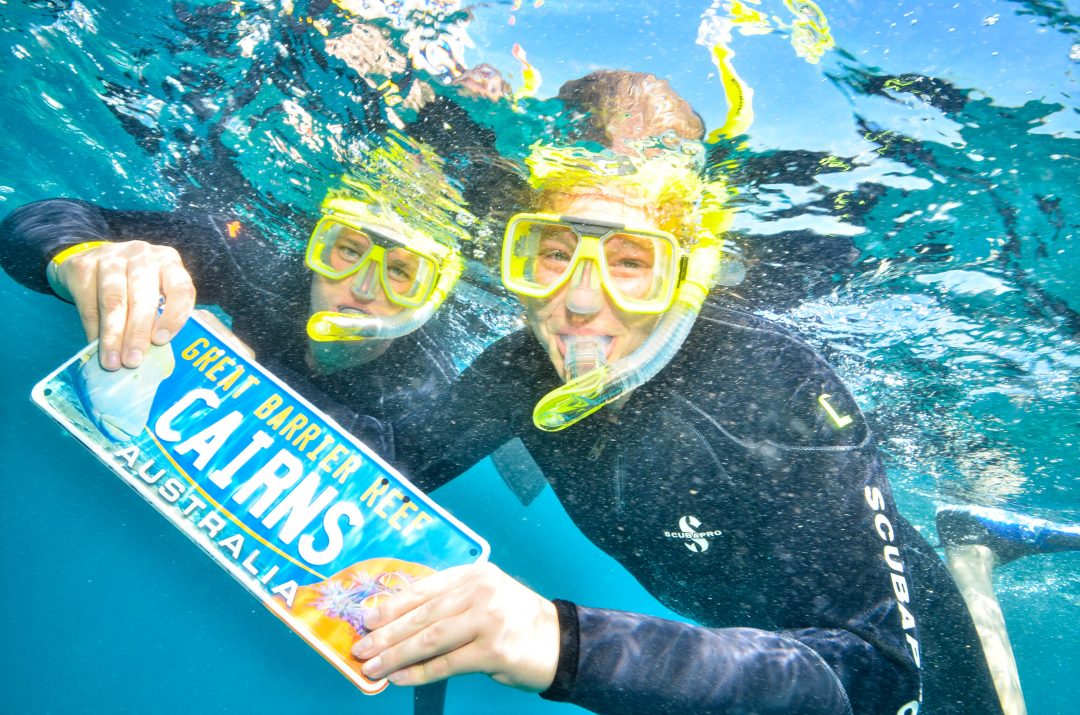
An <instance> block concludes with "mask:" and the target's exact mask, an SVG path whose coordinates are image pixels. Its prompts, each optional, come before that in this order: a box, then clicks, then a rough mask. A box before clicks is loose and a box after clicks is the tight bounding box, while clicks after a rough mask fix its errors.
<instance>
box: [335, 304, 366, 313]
mask: <svg viewBox="0 0 1080 715" xmlns="http://www.w3.org/2000/svg"><path fill="white" fill-rule="evenodd" d="M338 312H339V313H345V314H347V315H371V312H370V311H367V310H364V309H363V308H354V307H352V306H339V307H338Z"/></svg>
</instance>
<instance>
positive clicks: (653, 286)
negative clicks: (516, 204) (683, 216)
mask: <svg viewBox="0 0 1080 715" xmlns="http://www.w3.org/2000/svg"><path fill="white" fill-rule="evenodd" d="M685 255H686V252H685V250H684V249H683V248H682V247H681V246H680V245H679V242H678V241H677V240H676V239H675V237H674V236H673V235H671V234H670V233H667V232H666V231H658V230H653V229H638V228H629V227H626V226H624V225H622V224H615V223H607V222H603V221H595V220H590V219H579V218H574V217H572V216H555V215H551V214H532V213H521V214H517V215H516V216H514V217H513V218H511V219H510V222H509V223H508V224H507V226H506V234H505V237H504V239H503V251H502V279H503V283H504V284H505V285H506V287H507V288H508V289H509V290H510V291H512V292H514V293H517V294H518V295H523V296H527V297H530V298H548V297H550V296H552V295H554V294H555V293H556V292H557V291H558V290H559V289H561V288H562V287H563V286H564V285H566V284H567V282H571V284H576V283H578V282H580V281H582V280H583V279H584V278H583V277H584V275H585V270H586V263H585V261H586V260H589V261H591V262H592V264H593V266H594V268H593V271H595V270H596V269H597V268H598V269H599V278H600V283H601V284H602V285H603V286H604V289H605V290H606V292H607V294H608V295H609V296H610V297H611V300H612V302H613V303H614V304H615V305H616V306H618V307H619V308H620V309H622V310H625V311H627V312H631V313H650V314H655V313H663V312H664V311H666V310H667V309H668V308H670V307H671V304H672V301H673V300H674V299H675V289H676V288H677V286H678V284H679V280H680V278H681V274H682V273H683V271H684V266H683V261H684V258H685Z"/></svg>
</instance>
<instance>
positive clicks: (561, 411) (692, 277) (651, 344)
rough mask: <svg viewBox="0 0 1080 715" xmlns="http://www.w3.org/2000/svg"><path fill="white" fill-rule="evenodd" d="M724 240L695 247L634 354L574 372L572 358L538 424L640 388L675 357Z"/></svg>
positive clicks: (549, 424)
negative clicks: (671, 297)
mask: <svg viewBox="0 0 1080 715" xmlns="http://www.w3.org/2000/svg"><path fill="white" fill-rule="evenodd" d="M722 243H723V242H722V241H720V242H718V243H714V244H712V245H706V246H698V247H695V248H694V249H693V250H691V252H690V257H689V259H688V265H687V273H686V277H685V278H683V281H682V283H681V284H680V285H679V288H678V291H677V292H676V294H675V302H674V303H673V304H672V306H671V308H669V309H668V310H667V312H665V313H664V315H663V317H662V318H661V319H660V321H659V322H658V323H657V325H656V328H654V329H653V331H652V333H651V334H650V335H649V337H648V339H646V341H645V342H644V343H643V344H642V346H641V347H640V348H638V349H637V350H635V351H634V352H633V353H632V354H630V355H627V356H626V357H625V358H623V359H622V360H619V361H617V362H615V363H614V364H612V365H599V366H598V367H596V368H595V369H593V370H590V371H588V372H586V373H585V374H584V375H581V376H575V375H574V373H575V372H576V369H575V367H574V366H573V365H574V362H575V360H574V359H573V358H569V357H568V361H567V376H568V377H569V378H570V381H569V382H567V383H566V384H565V385H563V386H562V387H559V388H556V389H554V390H552V391H551V392H549V393H548V394H546V395H544V397H542V398H541V399H540V401H539V402H537V403H536V407H535V408H534V409H533V424H535V425H536V426H537V427H538V428H540V429H542V430H544V431H545V432H557V431H559V430H561V429H566V428H567V427H569V426H570V425H572V424H574V423H575V422H578V421H579V420H581V419H584V418H585V417H587V416H589V415H591V414H592V413H593V412H596V411H597V410H599V409H600V408H601V407H603V406H604V405H606V404H608V403H609V402H614V401H615V400H618V399H619V398H620V397H622V396H623V395H626V394H628V393H629V392H630V391H631V390H634V389H636V388H638V387H641V386H642V385H644V384H645V383H646V382H648V381H649V380H651V379H652V378H653V377H654V376H655V375H656V373H658V372H660V370H661V369H662V368H663V367H664V366H665V365H667V364H668V362H670V360H671V358H673V357H674V356H675V353H676V352H678V351H679V348H681V347H682V344H683V342H684V341H685V340H686V336H687V335H689V334H690V329H691V328H692V327H693V325H694V321H695V320H696V319H697V316H698V312H699V311H700V310H701V306H702V305H703V304H704V303H705V296H706V295H708V293H709V289H710V288H711V287H712V286H713V284H714V282H715V280H716V277H717V275H718V273H719V270H720V265H721V254H722V251H721V248H722V245H721V244H722Z"/></svg>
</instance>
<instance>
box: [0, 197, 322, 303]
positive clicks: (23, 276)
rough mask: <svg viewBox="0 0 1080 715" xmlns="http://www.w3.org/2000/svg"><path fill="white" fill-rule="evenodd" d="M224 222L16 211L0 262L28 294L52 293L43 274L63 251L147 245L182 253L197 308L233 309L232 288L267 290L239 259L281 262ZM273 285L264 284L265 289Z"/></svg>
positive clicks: (60, 202)
mask: <svg viewBox="0 0 1080 715" xmlns="http://www.w3.org/2000/svg"><path fill="white" fill-rule="evenodd" d="M226 223H227V221H226V220H225V219H222V218H219V217H213V216H209V215H205V214H179V213H173V212H166V211H121V210H111V209H104V208H101V207H98V206H95V205H93V204H90V203H87V202H85V201H77V200H72V199H49V200H46V201H39V202H36V203H32V204H27V205H26V206H22V207H20V208H18V209H16V210H15V211H13V212H12V213H11V214H10V215H8V217H7V218H6V219H5V220H4V222H3V224H0V245H2V246H3V248H2V250H0V262H2V264H3V267H4V270H5V271H7V273H8V274H9V275H10V276H11V277H12V278H14V279H15V280H17V281H18V282H19V283H21V284H22V285H24V286H26V287H27V288H30V289H32V290H35V291H38V292H41V293H52V292H53V291H52V289H51V288H50V287H49V284H48V281H47V280H46V277H45V275H46V274H45V270H46V267H47V266H48V263H49V261H50V260H52V257H53V256H55V255H56V254H57V253H59V252H60V251H62V250H63V249H65V248H68V247H69V246H74V245H77V244H80V243H85V242H87V241H134V240H142V241H147V242H149V243H154V244H159V245H164V246H171V247H173V248H175V249H176V250H177V251H179V253H180V256H181V257H182V259H183V261H184V266H185V268H187V270H188V272H189V273H190V274H191V276H192V278H193V279H194V281H195V286H196V289H197V290H198V299H199V302H200V303H202V304H219V305H223V306H225V307H226V308H228V306H227V305H226V304H227V303H228V302H229V298H230V295H231V293H230V291H232V292H235V290H232V289H234V288H235V286H237V285H242V284H247V285H249V286H251V287H253V288H255V289H256V290H257V291H261V290H265V288H262V287H261V286H259V285H258V284H257V283H256V282H255V281H254V280H251V279H250V278H249V276H248V274H249V273H251V271H245V269H244V267H243V266H241V265H240V264H239V263H238V260H240V259H243V260H246V261H247V262H248V263H250V264H252V265H262V266H264V267H265V270H268V269H269V268H270V267H272V266H280V265H281V264H282V262H281V261H280V260H275V259H274V258H273V257H271V256H269V252H268V250H267V248H266V246H265V244H264V243H263V242H262V241H261V238H260V237H259V236H257V235H253V233H252V231H251V230H250V229H246V230H245V233H244V235H241V236H238V237H237V238H236V239H234V240H231V241H230V238H228V237H227V236H226V234H225V230H224V228H223V227H224V226H225V225H226ZM290 271H291V272H293V273H295V270H294V269H293V268H292V267H291V266H290V267H289V268H288V269H287V270H286V271H285V276H283V277H288V276H289V273H290ZM301 273H302V269H301ZM262 277H263V278H265V276H262ZM272 283H273V282H272V281H271V280H267V281H266V285H272Z"/></svg>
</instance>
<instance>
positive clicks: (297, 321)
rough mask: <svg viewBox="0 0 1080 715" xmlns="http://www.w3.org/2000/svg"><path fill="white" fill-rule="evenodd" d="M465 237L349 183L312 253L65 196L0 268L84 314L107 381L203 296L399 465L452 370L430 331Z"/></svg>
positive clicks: (161, 339) (227, 221)
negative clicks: (419, 412)
mask: <svg viewBox="0 0 1080 715" xmlns="http://www.w3.org/2000/svg"><path fill="white" fill-rule="evenodd" d="M462 235H464V234H462ZM457 238H458V237H457V236H452V235H450V234H446V235H438V236H435V235H431V234H429V233H425V232H424V231H421V230H418V229H417V228H415V227H414V226H412V225H410V223H409V222H408V221H406V220H405V218H404V217H402V216H399V215H398V214H397V213H396V212H395V211H393V210H392V209H391V208H389V206H388V205H386V203H385V202H383V201H381V200H380V199H379V197H378V196H377V195H376V194H375V193H374V192H372V191H371V190H370V189H368V188H367V187H366V186H365V185H363V184H360V183H358V182H347V183H346V184H345V185H344V186H343V188H342V189H339V190H335V191H332V192H331V193H330V194H329V195H328V196H327V198H326V199H325V200H324V201H323V203H322V206H321V216H320V218H319V220H318V221H317V223H316V224H315V227H314V230H313V231H312V233H311V236H310V238H309V240H308V245H307V250H306V253H305V254H303V255H300V254H296V253H292V252H288V251H286V250H282V249H279V248H277V247H275V246H274V245H273V244H271V243H269V242H268V241H267V240H266V239H265V238H264V237H263V236H262V235H261V234H260V232H259V231H258V230H257V229H256V228H255V227H254V226H252V225H251V224H249V223H245V222H243V221H241V220H240V219H237V218H234V217H231V216H225V217H223V216H217V215H210V214H204V213H201V212H196V213H183V212H177V213H168V212H155V211H116V210H109V209H104V208H99V207H97V206H94V205H92V204H89V203H86V202H83V201H73V200H67V199H53V200H47V201H41V202H37V203H33V204H29V205H27V206H23V207H21V208H19V209H16V210H15V211H13V212H12V213H11V214H10V215H8V216H7V218H5V220H4V222H3V223H2V224H0V243H2V245H3V249H2V250H0V263H2V265H3V268H4V270H5V271H7V272H8V274H9V275H11V276H12V277H13V278H14V279H15V280H17V281H19V282H20V283H22V284H23V285H24V286H26V287H27V288H30V289H32V290H36V291H38V292H43V293H48V292H53V293H55V294H56V295H57V296H59V297H61V298H63V299H65V300H68V301H70V302H73V303H74V304H75V306H76V307H77V308H78V311H79V315H80V318H81V319H82V322H83V327H84V329H85V331H86V335H87V338H88V339H89V340H93V339H95V338H100V350H99V359H100V361H101V364H102V367H104V368H105V369H107V370H116V369H119V368H120V367H128V368H133V367H137V366H138V365H139V364H140V363H141V362H142V360H143V359H144V357H145V355H146V352H147V350H148V348H149V347H150V344H151V343H153V344H155V345H162V344H165V343H167V342H168V341H169V340H170V339H171V338H172V337H173V336H174V335H175V334H176V332H177V331H178V330H179V329H180V327H181V326H182V325H183V323H184V321H185V320H186V319H187V316H188V315H189V314H190V312H191V310H192V309H193V307H194V304H195V299H196V289H197V295H198V299H199V302H200V303H201V304H205V305H217V306H220V307H221V308H222V309H223V310H224V311H225V312H226V313H228V315H229V316H230V317H231V320H232V332H233V333H234V334H235V336H237V337H238V338H239V339H240V340H242V341H243V342H244V343H245V344H246V346H249V351H253V352H254V354H255V355H256V356H258V358H259V360H260V362H261V363H262V364H263V365H264V366H265V367H267V368H268V369H269V370H271V371H272V372H274V373H275V374H276V375H277V376H278V377H280V378H282V379H283V380H285V381H286V382H287V383H288V384H289V385H290V386H291V387H293V389H295V390H297V392H299V393H301V394H302V395H304V396H305V397H306V398H307V399H309V400H310V401H311V402H312V403H314V404H315V405H316V406H318V407H319V408H320V409H322V410H323V411H324V412H326V413H327V414H328V415H329V416H331V417H332V418H333V419H335V420H336V421H337V422H338V423H339V424H340V425H341V426H342V427H343V428H345V429H346V430H348V431H350V432H352V433H353V434H354V435H355V436H356V437H358V438H359V439H361V440H363V441H364V442H365V443H366V444H368V445H369V446H371V447H372V448H373V449H375V450H376V451H378V452H379V453H380V454H381V455H383V456H384V457H386V458H388V459H389V458H392V455H393V452H392V449H393V441H392V439H391V435H392V423H393V422H394V421H395V420H397V419H400V418H401V416H402V415H404V414H405V413H406V412H408V411H410V410H411V409H413V408H414V407H415V405H416V404H417V401H419V400H423V399H430V398H431V397H432V396H433V395H434V394H435V393H436V392H438V391H439V390H440V389H443V388H444V387H445V386H446V385H447V384H448V383H449V382H450V380H451V379H452V377H453V375H454V374H455V372H456V370H455V369H454V367H453V364H452V362H451V360H450V359H449V356H447V355H446V354H445V353H444V352H443V350H442V349H441V348H440V346H439V344H438V343H437V342H436V341H435V340H434V339H433V338H432V337H431V336H430V335H429V334H428V333H427V332H426V331H425V330H424V324H425V322H426V321H427V320H428V319H429V318H431V316H432V315H433V314H434V313H435V312H436V311H437V310H438V308H439V307H440V305H441V304H442V303H443V301H444V300H445V299H446V297H447V295H448V294H449V293H450V291H451V290H452V288H453V286H454V284H455V282H456V281H457V279H458V277H459V275H460V274H461V269H462V261H461V257H460V254H459V252H458V249H457V245H456V239H457ZM181 257H182V259H181ZM305 264H306V267H307V270H305V267H304V266H305ZM162 298H164V306H163V309H162V311H161V313H160V314H158V305H159V302H160V300H161V299H162ZM212 322H215V323H216V327H217V328H218V329H219V330H224V331H226V333H227V329H226V328H225V326H223V325H221V324H220V322H218V321H216V320H212Z"/></svg>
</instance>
